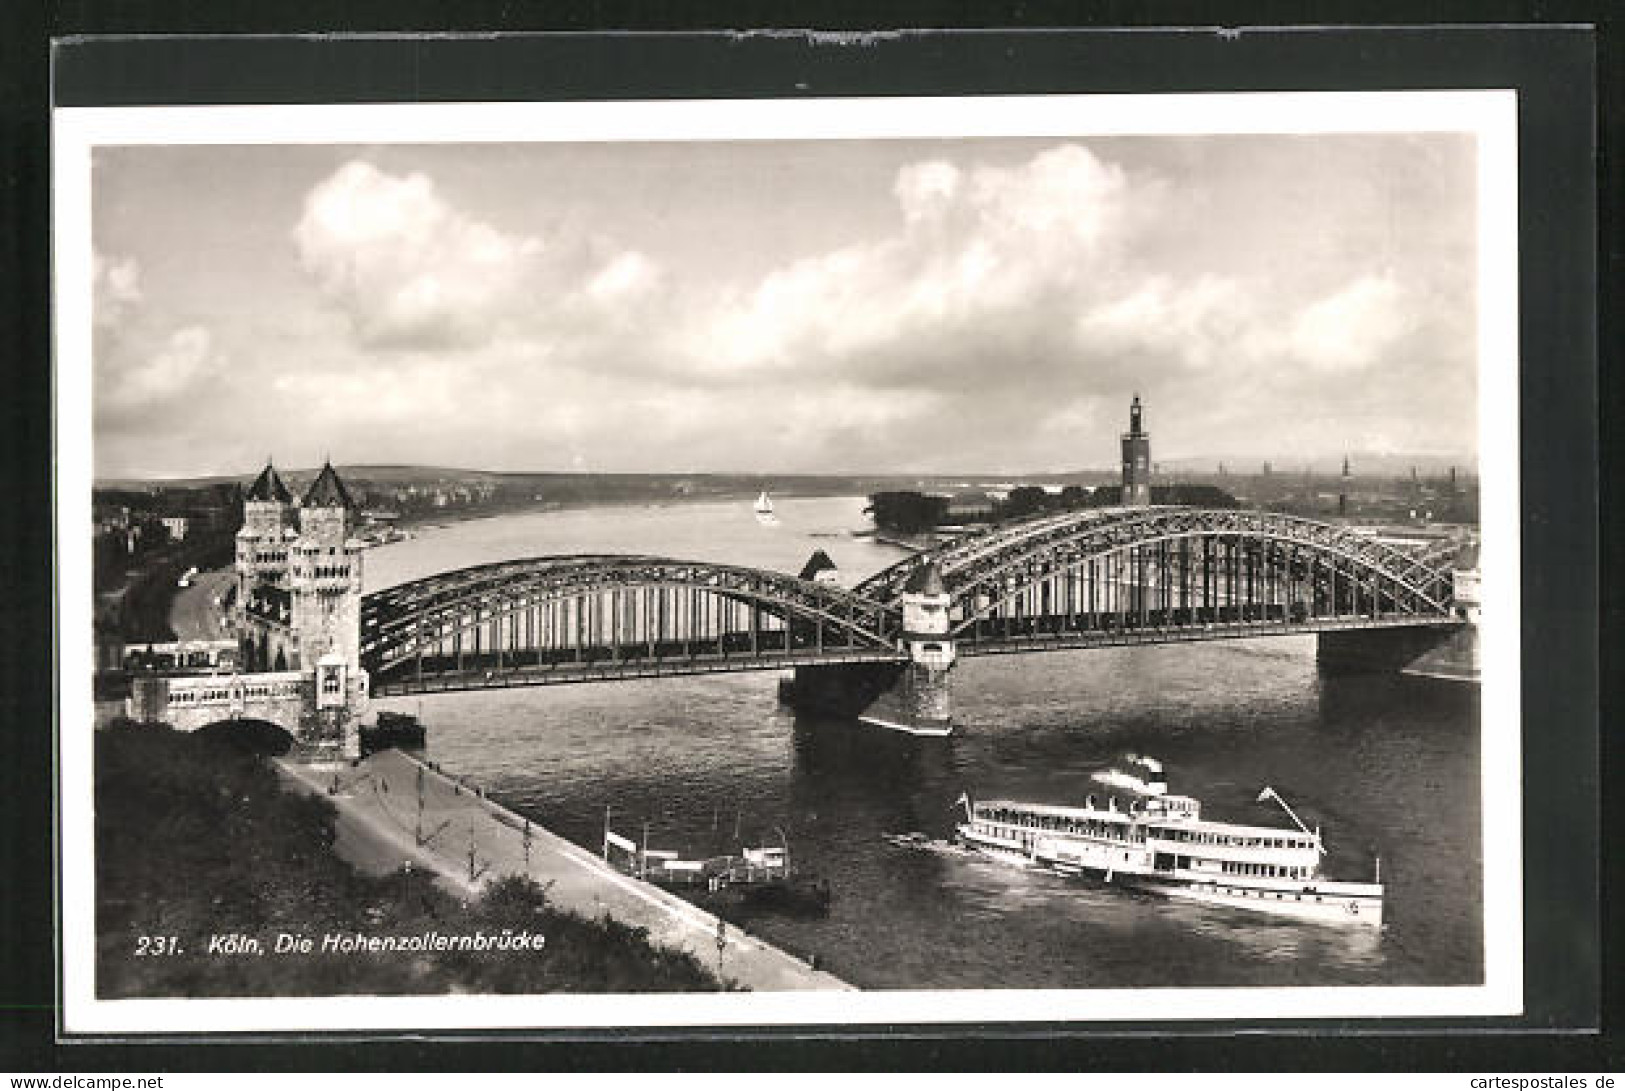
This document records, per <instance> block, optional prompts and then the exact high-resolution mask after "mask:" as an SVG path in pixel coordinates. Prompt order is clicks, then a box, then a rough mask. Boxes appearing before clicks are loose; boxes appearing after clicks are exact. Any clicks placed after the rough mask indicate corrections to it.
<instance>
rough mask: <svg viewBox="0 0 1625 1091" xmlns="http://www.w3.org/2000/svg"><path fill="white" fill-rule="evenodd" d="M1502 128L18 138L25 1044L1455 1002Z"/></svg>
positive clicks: (1300, 1014) (1505, 893)
mask: <svg viewBox="0 0 1625 1091" xmlns="http://www.w3.org/2000/svg"><path fill="white" fill-rule="evenodd" d="M1516 106H1517V103H1516V96H1515V95H1514V94H1513V93H1511V92H1508V91H1495V90H1483V91H1461V92H1449V91H1418V92H1391V93H1366V94H1340V93H1298V94H1267V95H1226V94H1203V95H1163V96H1155V97H1152V96H1131V95H1077V96H1068V95H1051V96H1022V97H1004V98H1001V97H991V96H990V97H984V98H972V97H967V98H922V99H905V98H892V99H875V100H864V99H850V98H849V99H827V100H820V99H799V100H795V101H772V100H764V101H758V102H750V103H745V102H727V101H707V100H693V101H676V100H672V101H660V102H623V103H594V102H575V103H509V104H456V105H447V104H442V105H422V104H419V105H411V106H408V105H390V104H383V105H361V106H356V105H350V106H344V107H339V106H333V107H322V106H282V107H277V106H245V107H212V108H185V107H154V108H138V109H136V108H131V109H122V110H111V109H59V110H58V111H57V114H56V118H55V122H54V132H55V140H56V150H55V155H56V165H55V171H56V178H55V183H54V185H55V189H54V192H55V194H56V198H57V206H56V212H55V216H56V221H55V233H56V237H55V253H56V273H55V276H56V282H55V283H56V292H57V296H58V304H57V329H56V337H57V363H56V381H57V458H58V465H59V471H58V474H59V476H58V482H59V483H58V489H57V497H56V500H57V513H56V514H57V520H58V536H59V550H60V556H61V569H60V571H61V580H62V584H61V592H60V593H61V618H60V626H61V630H60V631H61V636H60V640H61V647H60V656H61V676H60V687H61V736H60V747H61V764H60V776H61V783H60V785H59V790H60V792H61V799H62V816H61V823H62V826H61V828H62V854H61V866H62V869H63V873H62V882H63V887H64V900H63V908H62V929H63V937H64V939H63V960H64V961H63V973H64V1003H65V1024H64V1025H65V1028H66V1029H67V1030H69V1031H81V1032H86V1033H98V1032H102V1033H109V1032H150V1031H161V1032H193V1031H199V1032H203V1031H215V1030H231V1031H242V1030H258V1031H303V1030H331V1029H345V1028H354V1029H384V1030H388V1029H403V1028H416V1029H424V1030H435V1029H448V1028H458V1027H511V1028H558V1027H589V1028H615V1027H637V1026H653V1027H672V1026H678V1027H680V1026H730V1025H742V1024H749V1025H769V1026H771V1025H776V1024H794V1025H818V1026H831V1025H833V1026H840V1025H856V1026H865V1025H874V1024H880V1023H944V1024H954V1023H967V1022H979V1023H998V1022H1000V1021H1007V1020H1017V1021H1047V1020H1087V1021H1100V1022H1108V1023H1109V1022H1111V1021H1114V1020H1136V1021H1141V1022H1146V1021H1151V1022H1155V1021H1161V1020H1167V1021H1170V1022H1172V1023H1177V1022H1178V1021H1180V1020H1191V1019H1217V1018H1245V1019H1257V1020H1266V1021H1267V1020H1269V1019H1274V1018H1287V1017H1290V1018H1294V1019H1316V1018H1359V1017H1417V1016H1449V1017H1466V1016H1500V1015H1516V1014H1518V1013H1519V1011H1520V1010H1521V1008H1520V1003H1521V982H1522V975H1523V961H1522V960H1523V947H1522V941H1521V935H1522V912H1523V902H1522V899H1523V896H1524V895H1523V886H1522V884H1521V879H1520V875H1521V849H1520V844H1521V840H1520V839H1521V827H1520V815H1521V807H1520V800H1521V795H1520V769H1519V761H1520V751H1519V724H1518V717H1517V707H1518V697H1519V683H1520V679H1519V667H1518V643H1517V642H1518V635H1519V628H1520V623H1519V587H1518V563H1519V556H1518V548H1519V543H1518V531H1517V512H1518V504H1519V478H1518V473H1519V466H1518V438H1517V414H1518V405H1517V389H1518V388H1517V375H1518V367H1519V360H1518V332H1517V277H1516V274H1517V268H1516V266H1517V245H1518V239H1517V208H1516V192H1515V187H1514V182H1515V179H1516V167H1515V157H1516V132H1515V128H1514V120H1515V117H1516Z"/></svg>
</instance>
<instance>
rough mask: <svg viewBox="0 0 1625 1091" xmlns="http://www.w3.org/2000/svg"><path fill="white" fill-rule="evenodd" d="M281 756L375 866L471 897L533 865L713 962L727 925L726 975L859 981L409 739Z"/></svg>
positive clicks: (836, 983) (559, 886)
mask: <svg viewBox="0 0 1625 1091" xmlns="http://www.w3.org/2000/svg"><path fill="white" fill-rule="evenodd" d="M274 765H275V766H276V768H277V770H278V772H279V773H280V775H281V776H282V777H283V780H284V782H285V783H286V784H288V786H289V787H291V788H293V789H294V790H298V791H304V792H306V793H307V794H311V795H321V796H325V797H326V798H327V799H328V800H329V801H330V802H332V803H333V805H334V806H335V807H336V808H337V809H338V812H339V816H340V819H339V827H338V834H339V836H338V841H337V843H336V844H335V846H334V850H335V851H336V852H337V853H338V854H339V855H340V856H341V857H343V858H344V859H346V860H347V861H348V862H349V863H350V864H351V865H352V866H355V867H357V868H360V869H361V870H363V871H368V872H371V873H373V874H387V873H389V872H392V871H395V870H397V869H399V868H400V867H401V866H402V865H403V864H406V865H407V866H413V867H422V868H424V869H426V870H429V871H432V872H433V873H434V874H435V875H436V876H437V878H438V880H439V882H440V883H441V885H442V886H444V887H446V888H447V889H449V890H451V891H452V892H453V893H457V894H459V895H462V896H472V895H476V894H478V893H479V892H480V891H482V890H483V889H484V888H485V887H486V886H487V885H488V884H490V883H492V882H494V881H496V880H498V879H501V878H504V877H507V876H509V875H522V876H527V877H529V878H530V879H531V880H532V881H534V882H536V883H538V884H539V885H541V886H542V887H543V888H544V889H545V890H546V891H547V896H548V899H549V901H550V902H552V903H554V904H556V905H558V906H559V907H560V908H561V909H566V910H572V911H574V912H577V913H579V914H581V915H583V916H586V917H589V918H593V919H596V918H599V917H608V918H610V919H613V920H616V921H619V922H620V923H622V924H625V925H627V926H629V927H633V928H641V929H644V930H646V931H647V933H648V937H649V942H650V943H651V944H653V945H656V946H660V947H666V948H668V949H671V950H675V951H682V952H686V953H688V954H690V955H693V956H694V957H695V958H696V959H699V960H700V961H701V962H702V963H704V964H706V965H707V966H711V965H716V964H718V963H719V959H718V955H717V947H716V940H717V936H718V933H719V929H720V931H721V933H722V934H723V936H724V937H725V944H724V949H723V951H722V952H721V958H720V972H719V973H718V976H719V977H721V978H723V979H724V980H726V981H731V982H734V983H736V984H738V985H741V986H743V987H746V988H749V989H751V990H753V991H759V992H770V991H807V990H852V989H854V986H852V985H850V984H848V983H847V982H845V981H842V980H840V979H839V978H837V977H835V976H834V975H833V974H830V973H828V972H827V971H824V970H816V969H814V968H813V967H812V965H811V964H810V962H808V961H806V960H803V959H801V958H798V957H796V956H795V955H792V954H790V953H789V952H787V951H784V950H782V949H781V948H778V947H775V946H774V945H772V944H770V943H768V942H766V941H765V940H763V939H761V938H760V937H758V936H755V935H753V934H751V933H749V932H746V931H744V930H743V929H740V928H739V927H738V926H736V925H733V924H729V923H727V922H724V921H722V920H721V919H720V918H718V917H717V916H716V915H715V914H713V913H710V912H708V911H706V910H704V909H701V908H700V907H698V906H696V905H694V904H692V903H690V902H688V901H685V900H683V899H682V898H679V897H677V896H676V895H675V894H672V893H670V892H668V891H665V890H662V889H661V888H659V887H656V886H653V885H651V884H649V883H645V882H642V881H640V880H637V879H634V878H632V877H631V876H627V875H624V874H622V873H621V872H619V871H616V870H615V869H614V868H611V867H610V866H609V865H607V864H605V863H604V862H603V861H602V860H600V859H599V858H598V857H597V856H595V855H593V854H592V853H590V852H588V851H587V850H586V849H583V848H582V847H580V846H579V845H577V844H575V843H574V842H572V841H569V840H567V839H565V838H563V837H561V836H559V835H558V834H556V833H553V832H552V831H551V830H548V829H546V828H545V827H543V826H541V825H539V824H537V823H535V822H532V821H530V820H529V819H527V818H525V817H524V816H522V815H519V814H516V813H515V812H513V811H511V810H509V809H508V808H506V807H504V806H502V805H501V804H499V803H496V802H494V801H492V800H491V799H489V798H488V797H487V796H486V795H485V793H484V790H483V789H482V788H480V787H479V786H477V785H473V784H469V783H467V782H465V781H463V780H461V779H460V778H458V777H456V776H453V775H452V774H449V773H447V772H445V771H443V770H441V769H438V768H436V767H434V766H431V765H429V764H427V763H426V762H424V761H422V760H420V759H418V758H415V757H412V756H411V755H408V754H405V753H402V752H401V751H399V750H393V749H391V750H383V751H379V752H378V753H376V754H372V755H370V756H369V757H367V758H364V759H361V760H360V761H358V762H357V763H355V764H354V765H342V766H335V765H324V766H316V765H306V764H301V763H298V762H293V761H290V760H288V759H286V758H279V759H275V761H274ZM391 780H393V783H394V787H393V788H392V787H391V785H390V782H391ZM335 788H336V789H337V790H336V791H335V790H334V789H335ZM420 800H421V803H420V802H419V801H420Z"/></svg>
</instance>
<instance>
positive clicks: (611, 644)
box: [362, 555, 898, 678]
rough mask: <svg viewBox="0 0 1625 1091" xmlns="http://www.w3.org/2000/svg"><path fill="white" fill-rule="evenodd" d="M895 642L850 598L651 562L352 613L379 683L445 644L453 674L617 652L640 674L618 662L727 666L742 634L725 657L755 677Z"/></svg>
mask: <svg viewBox="0 0 1625 1091" xmlns="http://www.w3.org/2000/svg"><path fill="white" fill-rule="evenodd" d="M729 618H740V619H744V620H743V621H742V624H743V625H744V628H742V629H729V628H728V627H727V626H728V624H730V622H729ZM896 633H897V622H896V619H895V617H894V616H893V612H891V611H888V610H887V609H886V608H885V607H883V606H881V605H879V604H877V603H874V602H873V601H871V600H868V599H865V598H862V597H860V596H857V595H854V594H853V593H851V592H850V591H846V590H843V589H840V588H834V587H830V586H828V585H825V584H817V583H813V582H810V581H806V580H800V579H797V578H795V577H792V576H788V575H785V574H782V573H777V572H768V571H763V570H758V569H752V568H743V567H739V566H732V565H722V564H712V563H708V562H700V561H683V560H674V559H670V558H661V557H624V556H621V557H617V556H603V555H583V556H570V557H543V558H532V559H529V560H524V561H508V562H500V563H497V564H493V565H483V566H479V567H477V568H470V569H462V570H459V571H455V572H449V573H444V574H442V575H439V576H435V577H430V578H428V579H425V580H418V581H415V582H413V583H411V584H405V585H401V586H398V587H394V588H390V589H388V590H387V591H383V592H379V593H377V594H376V595H369V596H368V597H367V598H366V599H365V600H364V601H363V605H362V658H363V662H364V663H365V664H366V665H367V666H368V669H369V670H370V671H373V672H374V673H375V675H377V676H378V677H379V678H386V677H387V676H388V675H389V674H390V672H392V671H398V670H399V669H400V668H401V667H402V666H403V665H405V664H407V663H410V662H412V661H414V660H415V661H416V670H417V672H418V673H419V674H421V673H422V668H423V660H424V658H425V656H426V655H430V653H431V650H433V654H434V655H436V656H439V655H441V654H442V653H443V652H444V651H445V649H446V648H447V647H448V646H450V647H452V648H454V649H455V656H454V660H455V663H456V666H455V668H454V670H455V671H461V670H463V669H465V667H466V669H470V670H477V669H481V668H480V665H481V664H483V663H485V662H487V661H488V660H489V658H490V657H492V656H494V657H495V661H496V663H497V664H498V665H504V664H505V665H507V666H510V667H511V666H514V665H516V664H518V663H520V662H522V661H523V658H524V655H525V654H526V653H530V654H531V655H532V656H533V658H534V660H535V665H537V666H541V665H543V663H544V660H545V658H546V656H545V655H544V652H545V653H546V654H550V655H554V656H555V658H556V657H557V654H558V653H560V652H561V651H563V650H574V652H575V659H574V661H573V662H572V663H571V664H569V665H570V666H571V668H572V669H579V664H580V662H581V660H582V658H583V657H585V656H587V655H588V654H589V653H591V652H593V651H594V650H596V649H599V648H606V649H608V650H609V653H610V656H611V657H612V659H614V660H617V661H618V660H620V659H621V658H622V657H623V653H624V657H625V658H626V659H628V660H634V659H636V660H640V661H641V666H640V665H639V664H633V663H630V662H629V663H628V666H627V672H628V673H629V674H634V675H635V674H637V673H638V672H639V670H640V669H644V668H646V667H647V665H648V664H650V663H654V662H659V661H661V660H662V659H665V658H671V659H683V658H687V659H692V658H693V656H694V649H695V646H696V645H701V644H705V643H706V642H707V641H711V642H715V643H716V645H717V649H718V650H719V651H720V653H721V654H722V655H723V656H724V657H725V656H727V655H728V653H729V642H730V639H731V638H739V637H744V636H748V643H746V644H745V645H744V646H743V647H741V648H736V649H735V650H734V655H735V658H736V659H747V658H749V657H750V656H752V655H756V654H758V653H759V654H760V655H761V657H762V664H763V666H764V668H765V667H770V666H773V665H775V663H777V662H778V661H779V660H781V659H782V658H783V657H784V655H785V654H786V653H792V652H795V651H796V650H797V649H798V648H805V649H806V650H807V651H808V653H810V654H821V653H823V652H824V651H825V649H826V648H828V650H829V651H830V652H831V654H845V655H852V654H859V655H866V656H876V655H878V656H882V657H889V656H894V655H896V654H898V652H897V639H896ZM487 635H489V640H486V639H483V638H484V637H486V636H487ZM600 640H602V641H603V642H602V643H601V644H600V643H598V642H599V641H600ZM468 644H471V645H472V648H471V649H467V648H466V647H465V646H466V645H468ZM679 648H681V649H682V650H681V651H679V650H678V649H679ZM465 650H467V651H470V652H471V654H470V655H468V656H466V657H465ZM504 652H506V653H507V656H506V660H505V658H504ZM470 660H471V661H472V662H473V663H474V664H475V665H474V666H472V667H468V666H467V663H468V662H469V661H470ZM441 665H442V666H448V665H449V664H441ZM696 669H699V667H698V666H697V667H696Z"/></svg>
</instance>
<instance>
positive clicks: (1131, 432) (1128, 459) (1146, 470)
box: [1122, 394, 1151, 507]
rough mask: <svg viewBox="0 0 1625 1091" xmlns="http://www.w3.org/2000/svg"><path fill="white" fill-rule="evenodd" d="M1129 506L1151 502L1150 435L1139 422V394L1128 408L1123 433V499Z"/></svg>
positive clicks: (1141, 505) (1143, 505) (1140, 505)
mask: <svg viewBox="0 0 1625 1091" xmlns="http://www.w3.org/2000/svg"><path fill="white" fill-rule="evenodd" d="M1122 502H1123V503H1124V504H1125V505H1128V506H1130V507H1145V506H1147V505H1148V504H1150V503H1151V436H1150V433H1148V432H1146V431H1145V429H1144V428H1143V427H1142V426H1141V423H1140V396H1139V395H1138V394H1136V395H1134V403H1133V404H1132V405H1130V406H1129V410H1128V431H1127V432H1124V433H1123V501H1122Z"/></svg>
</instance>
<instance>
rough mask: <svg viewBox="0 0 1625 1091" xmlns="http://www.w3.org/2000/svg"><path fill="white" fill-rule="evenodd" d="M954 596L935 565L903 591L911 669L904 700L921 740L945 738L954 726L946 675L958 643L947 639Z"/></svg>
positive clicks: (925, 567)
mask: <svg viewBox="0 0 1625 1091" xmlns="http://www.w3.org/2000/svg"><path fill="white" fill-rule="evenodd" d="M952 602H953V599H952V596H950V595H949V594H948V589H947V587H946V586H944V585H943V582H942V571H941V569H939V568H938V567H937V564H936V562H935V561H932V562H930V563H928V564H925V565H923V566H922V567H920V568H919V569H917V570H915V572H914V574H913V575H911V576H910V577H909V579H908V582H907V583H906V584H904V585H903V642H904V643H905V644H906V645H907V647H908V658H909V664H908V668H907V670H906V673H905V675H904V685H903V687H902V697H903V701H904V705H905V709H904V712H905V715H906V717H907V724H908V726H909V727H910V728H911V729H912V730H914V731H915V732H917V733H919V734H947V732H948V730H949V727H950V725H951V724H952V722H953V703H952V700H951V691H950V690H949V687H948V672H949V671H950V670H952V669H953V665H954V642H953V638H952V637H950V636H949V635H948V623H949V617H948V608H949V606H950V605H951V604H952Z"/></svg>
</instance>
